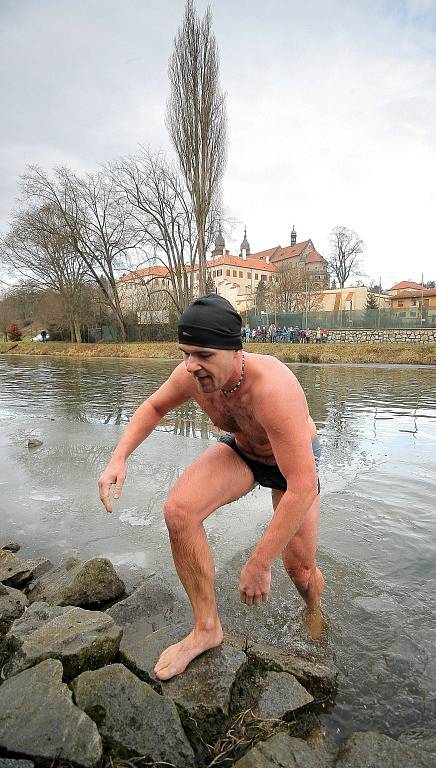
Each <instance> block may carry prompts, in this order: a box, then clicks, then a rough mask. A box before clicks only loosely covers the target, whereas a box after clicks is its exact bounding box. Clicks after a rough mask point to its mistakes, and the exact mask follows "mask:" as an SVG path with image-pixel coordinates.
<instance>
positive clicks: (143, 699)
mask: <svg viewBox="0 0 436 768" xmlns="http://www.w3.org/2000/svg"><path fill="white" fill-rule="evenodd" d="M72 688H73V691H74V697H75V701H76V703H77V705H78V706H79V707H80V708H81V709H83V710H84V711H85V712H87V713H88V714H89V715H90V716H91V717H92V718H93V719H94V720H95V722H96V723H97V725H98V728H99V731H100V733H101V735H102V737H103V740H104V743H105V746H106V748H107V749H108V750H110V751H111V752H112V753H115V754H116V755H117V756H119V757H121V758H127V757H142V758H144V759H147V760H151V761H155V762H157V763H160V762H165V761H166V762H168V763H169V764H171V765H173V766H176V768H185V767H186V768H188V767H189V766H194V764H195V761H194V753H193V750H192V748H191V745H190V744H189V741H188V739H187V737H186V735H185V733H184V731H183V728H182V725H181V722H180V718H179V715H178V713H177V709H176V706H175V704H174V703H173V702H172V701H171V700H170V699H169V698H167V697H166V696H160V695H159V694H157V693H156V692H155V691H153V689H152V688H151V686H149V685H148V684H147V683H144V682H141V681H140V680H139V679H138V678H137V677H136V676H135V675H134V674H133V673H132V672H130V671H129V670H128V669H126V667H124V666H123V665H122V664H112V665H110V666H107V667H104V668H103V669H99V670H97V671H96V672H84V673H83V674H81V675H80V676H79V677H78V678H77V679H76V680H74V682H73V684H72Z"/></svg>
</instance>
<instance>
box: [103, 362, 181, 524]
mask: <svg viewBox="0 0 436 768" xmlns="http://www.w3.org/2000/svg"><path fill="white" fill-rule="evenodd" d="M193 394H194V387H193V382H192V378H191V376H190V375H189V374H188V373H187V371H186V368H185V366H184V364H183V363H181V364H180V365H178V366H177V368H176V369H175V370H174V371H173V373H172V374H171V376H170V377H169V378H168V379H167V381H165V382H164V384H162V386H161V387H159V389H158V390H156V392H154V393H153V394H152V395H150V397H149V398H148V399H147V400H145V401H144V402H143V403H142V405H140V406H139V408H137V410H136V411H135V413H134V414H133V416H132V418H131V419H130V421H129V424H128V425H127V427H126V429H125V430H124V432H123V434H122V436H121V439H120V441H119V443H118V445H117V446H116V448H115V450H114V452H113V454H112V458H111V460H110V462H109V464H108V465H107V467H106V469H105V470H104V472H103V473H102V475H101V476H100V479H99V481H98V486H99V492H100V499H101V501H102V502H103V505H104V507H105V509H106V511H107V512H112V506H111V502H110V495H109V492H110V489H111V487H112V486H113V485H114V486H115V490H114V493H113V496H114V498H115V499H118V498H119V496H120V494H121V489H122V486H123V483H124V480H125V479H126V474H127V468H126V460H127V458H128V457H129V456H130V454H131V453H133V451H134V450H135V448H137V447H138V445H140V444H141V443H142V442H143V440H145V438H146V437H148V435H149V434H150V433H151V432H152V431H153V429H154V428H155V427H156V426H157V425H158V424H159V421H160V420H161V418H162V417H163V416H165V414H166V413H168V411H171V410H172V409H173V408H177V406H178V405H181V404H182V403H184V402H186V401H187V400H189V399H190V398H191V397H192V396H193Z"/></svg>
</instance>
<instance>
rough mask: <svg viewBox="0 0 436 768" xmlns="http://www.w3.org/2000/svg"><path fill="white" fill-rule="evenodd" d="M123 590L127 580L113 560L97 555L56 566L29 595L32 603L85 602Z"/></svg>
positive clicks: (101, 600) (94, 602) (106, 598)
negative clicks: (121, 576)
mask: <svg viewBox="0 0 436 768" xmlns="http://www.w3.org/2000/svg"><path fill="white" fill-rule="evenodd" d="M124 591H125V589H124V583H123V582H122V581H121V579H120V578H119V576H118V574H117V573H116V571H115V568H114V567H113V565H112V563H111V562H110V560H107V559H106V558H104V557H95V558H93V559H92V560H87V561H85V562H81V561H78V562H77V560H76V559H74V560H73V562H70V561H67V562H66V563H65V565H63V566H60V567H58V568H54V569H53V570H51V571H50V572H49V573H47V574H45V575H44V576H42V577H41V578H39V579H38V580H37V582H36V583H35V584H34V585H33V586H32V588H31V589H30V590H29V593H28V597H29V601H30V602H31V603H34V602H36V601H43V602H46V603H49V604H50V605H77V606H84V605H98V604H100V603H106V602H108V601H109V600H115V599H116V598H117V597H120V595H122V594H123V593H124Z"/></svg>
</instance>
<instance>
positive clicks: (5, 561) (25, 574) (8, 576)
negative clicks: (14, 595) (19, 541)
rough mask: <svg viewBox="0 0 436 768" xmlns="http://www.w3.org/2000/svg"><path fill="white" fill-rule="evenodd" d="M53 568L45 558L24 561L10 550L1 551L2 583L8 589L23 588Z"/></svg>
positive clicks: (0, 570) (0, 572) (0, 568)
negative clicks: (37, 576)
mask: <svg viewBox="0 0 436 768" xmlns="http://www.w3.org/2000/svg"><path fill="white" fill-rule="evenodd" d="M50 568H52V564H51V563H50V561H49V560H46V559H45V558H40V559H39V560H22V559H21V558H20V557H17V556H16V555H14V553H13V552H11V551H9V550H8V549H1V550H0V582H2V583H3V584H4V585H5V586H8V587H21V586H24V584H26V582H27V581H29V579H32V578H34V577H35V576H36V575H38V574H41V575H42V573H44V572H45V571H48V570H49V569H50Z"/></svg>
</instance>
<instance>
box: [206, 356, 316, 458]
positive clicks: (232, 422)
mask: <svg viewBox="0 0 436 768" xmlns="http://www.w3.org/2000/svg"><path fill="white" fill-rule="evenodd" d="M245 361H246V368H245V375H244V380H243V382H242V384H241V387H240V389H238V390H237V391H236V392H234V393H232V394H230V395H225V394H224V393H223V392H221V390H218V391H217V392H213V393H210V394H203V393H200V392H198V391H197V390H196V389H195V391H193V398H194V399H195V400H196V401H197V403H198V404H199V406H200V407H201V408H202V409H203V410H204V411H205V413H207V415H208V416H209V418H210V419H211V421H212V422H213V423H214V424H215V425H216V426H217V427H219V429H222V430H223V431H224V432H231V433H232V434H234V435H235V438H236V442H237V444H238V447H239V448H240V449H241V451H242V452H243V453H244V454H246V455H247V456H248V457H249V458H251V459H254V460H255V461H261V462H263V463H265V464H275V463H276V460H275V457H274V454H273V451H272V448H271V444H270V442H269V439H268V435H267V433H266V431H265V429H264V428H263V427H262V425H261V424H260V423H259V422H258V421H257V420H256V415H255V414H256V402H257V401H258V398H259V397H262V379H263V377H265V376H267V377H268V380H269V381H271V380H275V378H277V380H278V391H277V396H278V397H281V398H286V395H287V377H288V376H289V379H291V377H292V378H294V374H293V373H292V372H291V371H290V370H289V369H288V368H286V366H284V365H283V364H282V363H280V362H279V361H278V360H276V359H275V358H269V357H266V356H264V355H255V354H251V353H247V352H246V353H245ZM283 369H285V370H283ZM291 389H292V388H291V387H290V388H289V390H290V391H289V393H288V394H289V397H292V394H291ZM271 407H272V408H273V407H274V403H271ZM305 407H306V410H307V421H308V427H309V430H310V434H311V438H312V440H314V439H315V437H316V427H315V423H314V422H313V420H312V418H311V417H310V414H309V410H308V408H307V404H306V402H305Z"/></svg>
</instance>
